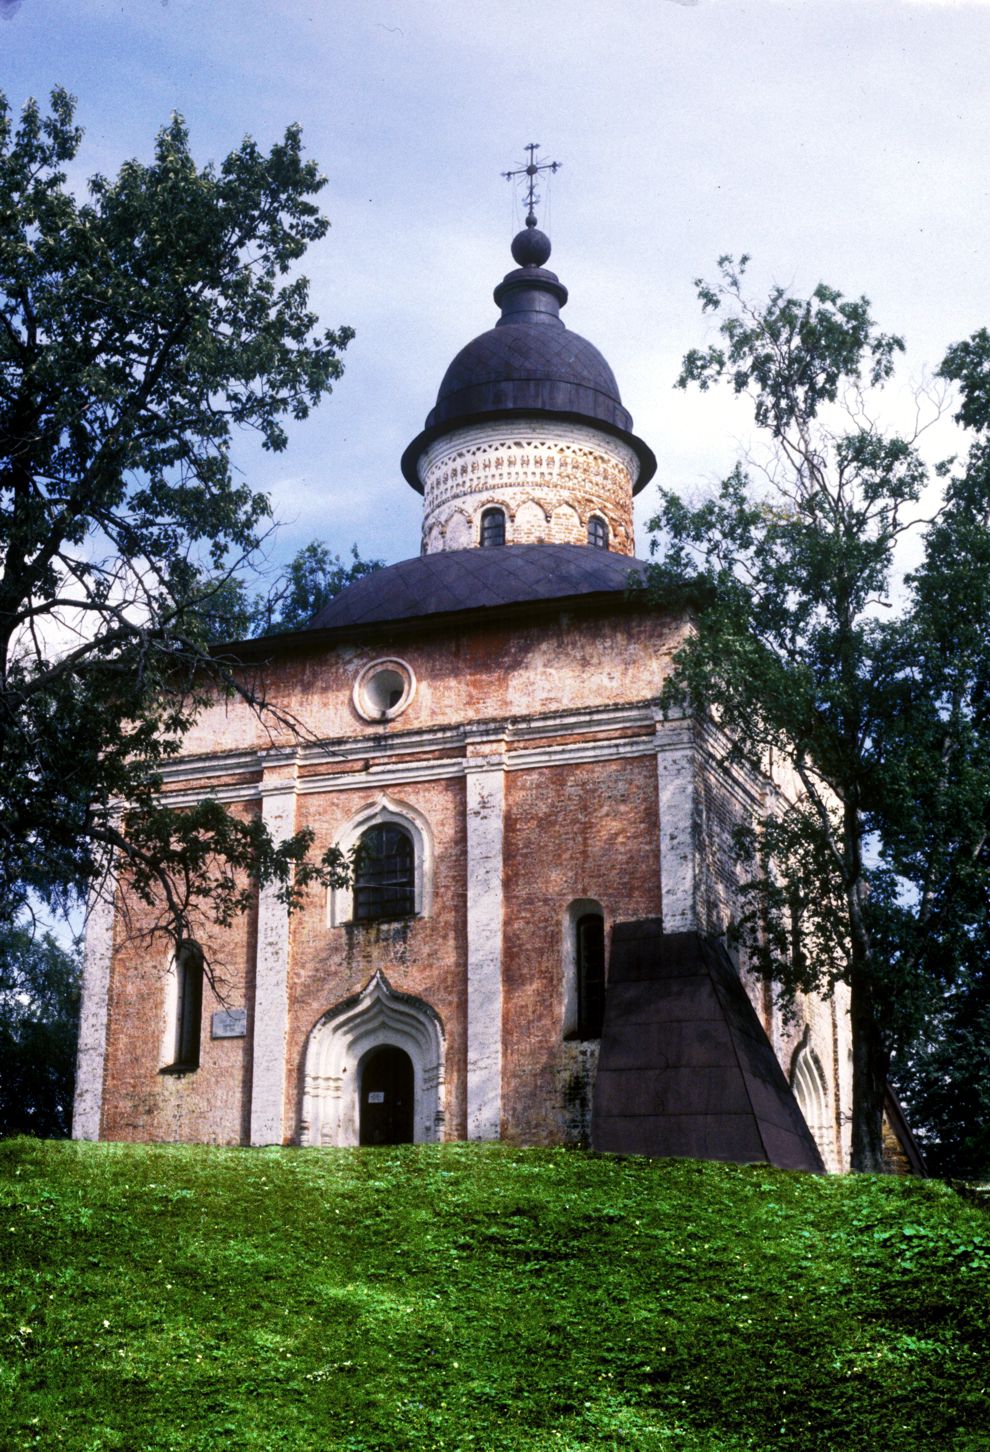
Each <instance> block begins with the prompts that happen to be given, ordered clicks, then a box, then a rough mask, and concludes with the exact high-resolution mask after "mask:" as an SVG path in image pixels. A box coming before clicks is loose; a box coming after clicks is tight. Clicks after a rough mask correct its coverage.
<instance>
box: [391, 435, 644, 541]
mask: <svg viewBox="0 0 990 1452" xmlns="http://www.w3.org/2000/svg"><path fill="white" fill-rule="evenodd" d="M511 422H512V430H511V432H510V431H509V429H508V428H507V427H506V423H505V421H496V420H492V421H489V422H485V423H479V424H475V425H474V426H473V427H470V428H464V429H458V430H455V431H453V432H452V433H449V434H444V435H443V436H441V437H439V438H437V439H435V440H434V441H433V443H432V444H430V445H429V446H428V447H427V448H426V450H425V451H424V453H423V455H422V457H421V460H420V473H421V476H422V478H423V484H424V500H423V553H424V554H433V553H434V552H436V551H437V550H443V549H464V548H468V547H469V546H471V545H472V544H479V543H481V542H482V541H481V527H480V522H481V517H482V515H483V513H484V512H485V510H486V509H488V508H491V507H495V508H498V509H501V510H502V511H503V512H504V514H505V517H506V520H505V522H506V532H505V541H506V543H508V544H544V543H549V544H582V543H587V542H588V540H589V537H590V533H591V521H592V519H593V517H598V518H600V519H601V520H603V521H604V523H605V525H606V526H607V530H606V536H605V537H606V538H607V540H608V545H607V548H609V549H611V550H613V551H614V552H616V553H619V554H629V555H631V554H632V553H633V523H632V480H633V479H634V478H635V475H636V468H637V462H638V461H637V458H636V455H635V453H634V452H633V450H632V449H631V448H630V447H629V445H628V444H627V443H625V442H623V441H622V440H620V439H618V438H615V437H613V436H611V435H608V434H603V433H601V432H600V431H599V430H597V429H593V428H589V427H588V426H587V425H581V424H569V423H565V422H563V421H561V420H559V419H549V420H548V419H546V418H535V417H530V418H513V419H512V421H511Z"/></svg>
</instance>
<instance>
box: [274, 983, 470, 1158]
mask: <svg viewBox="0 0 990 1452" xmlns="http://www.w3.org/2000/svg"><path fill="white" fill-rule="evenodd" d="M385 1044H392V1045H394V1046H395V1047H397V1048H400V1049H403V1050H404V1051H405V1052H406V1053H407V1054H408V1055H409V1057H410V1059H411V1060H412V1065H413V1095H414V1105H413V1140H414V1142H415V1143H416V1144H425V1143H430V1142H433V1141H436V1140H439V1139H442V1137H443V1122H444V1032H443V1025H442V1023H441V1021H440V1018H439V1016H438V1015H437V1014H436V1013H435V1012H434V1010H433V1009H432V1008H431V1007H430V1006H429V1004H427V1003H424V1002H423V1000H421V999H416V998H413V997H411V996H410V995H407V994H402V993H396V992H395V991H394V990H393V988H392V986H391V984H390V983H389V981H388V979H387V978H386V977H385V975H384V974H383V973H382V972H380V971H379V972H377V973H375V975H374V976H373V977H372V978H371V979H370V980H369V982H368V983H367V984H366V985H365V987H364V988H363V989H362V991H361V993H360V994H359V995H358V996H357V998H356V999H352V1000H350V1001H349V1002H347V1003H344V1004H341V1005H339V1006H338V1007H337V1008H334V1009H331V1010H330V1012H329V1013H327V1014H324V1016H323V1018H321V1019H320V1021H319V1023H317V1024H316V1026H315V1027H314V1029H313V1030H312V1032H311V1033H310V1035H309V1040H308V1042H307V1045H306V1065H305V1075H304V1080H303V1106H302V1122H301V1124H300V1128H299V1142H300V1143H301V1144H310V1145H356V1144H357V1143H358V1140H359V1137H360V1104H359V1102H358V1094H359V1091H360V1081H361V1062H362V1060H363V1059H364V1058H365V1056H366V1055H367V1054H368V1053H369V1052H370V1051H371V1050H372V1049H377V1048H381V1047H382V1046H383V1045H385Z"/></svg>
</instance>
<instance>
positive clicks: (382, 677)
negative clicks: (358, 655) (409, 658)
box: [354, 660, 416, 721]
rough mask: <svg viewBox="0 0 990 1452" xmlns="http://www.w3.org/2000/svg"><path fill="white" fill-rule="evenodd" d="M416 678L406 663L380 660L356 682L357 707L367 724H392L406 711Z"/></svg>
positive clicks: (365, 669) (374, 662)
mask: <svg viewBox="0 0 990 1452" xmlns="http://www.w3.org/2000/svg"><path fill="white" fill-rule="evenodd" d="M415 689H416V677H415V676H414V675H413V673H412V668H411V667H410V666H408V665H406V662H405V661H404V660H376V661H372V663H371V665H367V666H365V668H364V670H363V671H362V672H361V674H360V675H359V676H358V678H357V680H356V681H355V683H354V708H355V710H356V711H357V713H358V715H360V716H363V717H364V719H365V720H366V721H391V720H392V718H393V717H394V716H398V715H399V714H400V713H401V712H402V711H404V710H405V709H406V707H407V706H408V705H409V702H410V701H411V700H412V698H413V692H414V691H415Z"/></svg>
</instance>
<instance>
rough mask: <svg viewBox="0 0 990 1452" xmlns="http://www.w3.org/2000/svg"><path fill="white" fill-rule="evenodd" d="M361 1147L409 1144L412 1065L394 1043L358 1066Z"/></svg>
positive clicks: (382, 1048)
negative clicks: (359, 1078) (366, 1145)
mask: <svg viewBox="0 0 990 1452" xmlns="http://www.w3.org/2000/svg"><path fill="white" fill-rule="evenodd" d="M360 1092H361V1130H360V1143H361V1144H412V1142H413V1066H412V1060H411V1059H410V1057H409V1055H408V1054H407V1053H406V1052H405V1051H404V1050H403V1049H398V1048H396V1047H395V1045H394V1044H383V1045H382V1047H381V1048H380V1049H372V1051H371V1053H370V1054H369V1055H368V1056H367V1058H366V1059H365V1060H364V1063H363V1064H362V1066H361V1091H360Z"/></svg>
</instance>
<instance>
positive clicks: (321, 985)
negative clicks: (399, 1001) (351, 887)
mask: <svg viewBox="0 0 990 1452" xmlns="http://www.w3.org/2000/svg"><path fill="white" fill-rule="evenodd" d="M390 795H391V796H394V797H395V798H401V800H402V801H403V802H408V803H409V804H410V805H411V806H414V807H415V808H417V809H418V810H419V811H420V812H422V813H423V815H424V816H425V817H426V818H427V819H428V821H429V822H430V825H431V827H432V829H433V835H434V848H435V854H436V872H435V877H434V884H433V904H432V911H431V913H430V915H429V916H428V917H419V918H408V919H402V920H400V921H398V922H383V923H343V924H341V925H339V926H336V927H330V926H328V923H327V900H326V892H325V891H324V890H322V889H318V888H314V889H313V890H312V891H311V892H310V893H309V894H308V897H307V901H306V905H305V907H304V908H303V910H302V911H301V912H300V913H298V914H297V915H296V916H295V917H294V918H293V919H292V922H291V931H292V941H291V956H290V969H289V1036H288V1063H289V1074H288V1075H287V1085H286V1123H287V1124H289V1125H297V1124H298V1123H299V1117H300V1112H301V1104H302V1084H303V1064H304V1060H305V1055H306V1040H307V1036H308V1035H309V1033H310V1031H311V1029H312V1028H313V1026H314V1024H315V1023H316V1022H317V1020H318V1019H319V1018H320V1017H321V1016H322V1015H323V1014H324V1013H326V1012H327V1010H328V1009H330V1008H332V1007H334V1006H335V1005H336V1004H338V1003H340V1002H342V1001H343V1000H344V999H346V998H349V997H350V996H351V995H352V994H355V993H357V992H358V991H359V990H360V989H361V988H363V987H364V985H365V984H366V983H367V982H368V980H369V978H370V977H371V976H372V974H373V973H374V972H375V971H376V970H380V971H381V972H383V973H384V974H385V976H386V978H387V979H388V980H389V983H390V984H391V986H392V987H393V988H394V989H397V990H398V991H399V992H402V993H411V994H415V995H416V996H417V997H418V998H422V999H424V1000H425V1001H426V1002H427V1003H429V1004H430V1005H431V1006H432V1007H433V1008H434V1009H435V1010H436V1012H437V1013H438V1014H439V1015H440V1018H441V1019H442V1021H443V1026H444V1032H445V1036H446V1049H447V1063H446V1069H447V1072H446V1087H447V1103H446V1106H445V1110H446V1128H447V1133H448V1135H449V1137H450V1138H453V1139H463V1138H464V1137H465V1133H466V1126H465V1085H464V1065H465V1055H466V1043H465V1012H464V991H465V929H466V924H465V918H464V894H465V845H464V838H465V831H464V782H463V780H461V779H457V780H453V781H442V782H415V783H409V784H406V785H404V786H402V787H401V788H394V789H393V790H392V792H390ZM375 796H376V793H375V792H369V790H368V789H367V787H365V788H364V789H357V790H355V791H353V792H352V791H345V792H332V793H327V794H326V795H322V794H321V795H316V794H314V795H311V796H303V797H301V798H300V799H299V806H300V811H299V826H300V827H312V829H313V831H314V833H315V843H314V848H315V851H316V852H317V853H320V852H322V851H323V850H324V849H325V848H327V847H330V846H332V845H333V844H334V843H335V842H336V841H337V839H338V838H339V836H340V834H341V833H342V832H343V830H344V829H345V827H346V826H347V824H348V823H349V822H350V821H351V820H352V819H353V817H354V816H355V815H356V814H357V813H359V812H360V811H361V810H362V808H364V807H366V806H367V805H368V804H369V803H370V802H372V801H373V800H374V799H375Z"/></svg>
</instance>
